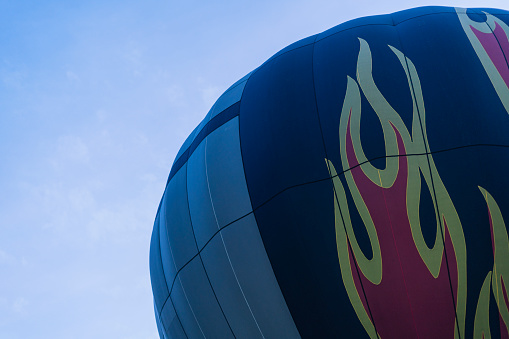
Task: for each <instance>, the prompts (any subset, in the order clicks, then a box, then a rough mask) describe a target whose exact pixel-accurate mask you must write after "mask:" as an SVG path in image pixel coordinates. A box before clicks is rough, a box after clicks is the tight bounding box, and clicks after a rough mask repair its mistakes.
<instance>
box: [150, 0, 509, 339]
mask: <svg viewBox="0 0 509 339" xmlns="http://www.w3.org/2000/svg"><path fill="white" fill-rule="evenodd" d="M508 37H509V12H506V11H502V10H498V9H468V10H467V9H461V8H446V7H423V8H415V9H411V10H407V11H402V12H397V13H393V14H389V15H381V16H374V17H366V18H360V19H357V20H353V21H349V22H346V23H343V24H341V25H339V26H336V27H334V28H332V29H330V30H328V31H325V32H323V33H320V34H317V35H315V36H312V37H309V38H306V39H303V40H301V41H298V42H296V43H294V44H292V45H290V46H288V47H286V48H285V49H283V50H281V51H280V52H278V53H277V54H276V55H274V56H273V57H272V58H270V59H269V60H268V61H266V62H265V63H264V64H263V65H261V66H260V67H259V68H257V69H256V70H254V71H253V72H251V73H250V74H248V75H247V76H246V77H244V78H243V79H241V80H239V81H238V82H237V83H235V84H234V85H233V86H231V87H230V88H229V89H228V90H227V91H226V92H225V93H224V94H223V95H222V96H221V97H220V98H219V99H218V100H217V102H216V103H215V104H214V106H213V107H212V108H211V110H210V111H209V113H208V114H207V116H206V117H205V119H204V120H203V121H202V123H201V124H200V125H199V126H198V127H197V128H196V129H195V130H194V131H193V132H192V133H191V135H190V136H189V138H188V139H187V140H186V142H185V143H184V145H183V146H182V148H181V150H180V152H179V154H178V155H177V157H176V160H175V163H174V164H173V167H172V169H171V172H170V175H169V179H168V183H167V186H166V189H165V192H164V195H163V198H162V200H161V203H160V206H159V209H158V212H157V216H156V220H155V224H154V229H153V234H152V241H151V247H150V274H151V279H152V288H153V293H154V308H155V314H156V320H157V324H158V328H159V333H160V336H161V338H186V337H187V338H195V337H196V338H199V337H211V338H235V337H237V338H298V337H305V338H329V337H340V336H341V337H349V338H377V337H379V338H415V337H419V338H454V337H456V338H465V337H469V338H470V337H479V338H480V337H482V336H484V337H485V338H488V337H490V336H492V337H495V338H509V333H508V329H509V310H508V307H509V298H508V292H509V291H508V290H509V240H508V235H507V234H508V227H507V225H508V223H509V205H508V202H509V175H508V173H509V133H508V131H509V67H508V57H509V39H508Z"/></svg>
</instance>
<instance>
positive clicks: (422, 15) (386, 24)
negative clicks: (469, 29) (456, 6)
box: [315, 12, 456, 42]
mask: <svg viewBox="0 0 509 339" xmlns="http://www.w3.org/2000/svg"><path fill="white" fill-rule="evenodd" d="M435 14H456V13H453V12H436V13H427V14H421V15H418V16H415V17H411V18H408V19H405V20H402V21H400V22H398V23H397V24H388V23H367V24H362V25H357V26H352V27H348V28H344V29H342V30H340V31H337V32H334V33H331V34H330V35H327V36H324V37H323V38H320V39H318V40H316V41H315V42H319V41H322V40H324V39H327V38H329V37H332V36H334V35H336V34H339V33H343V32H346V31H349V30H351V29H356V28H361V27H367V26H391V27H396V26H398V25H399V24H401V23H403V22H406V21H409V20H413V19H417V18H420V17H424V16H428V15H435ZM383 15H391V14H383ZM347 23H348V21H347V22H345V23H344V24H347ZM341 25H343V24H340V26H341ZM325 32H327V31H324V32H322V33H318V35H320V34H323V33H325Z"/></svg>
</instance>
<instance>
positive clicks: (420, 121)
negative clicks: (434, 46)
mask: <svg viewBox="0 0 509 339" xmlns="http://www.w3.org/2000/svg"><path fill="white" fill-rule="evenodd" d="M391 20H392V21H393V27H394V29H395V31H396V36H397V37H398V41H399V45H400V46H401V49H402V53H403V56H404V60H405V67H406V71H407V72H408V78H409V80H410V88H411V95H412V99H413V101H414V102H415V107H416V110H417V116H418V117H419V126H420V128H421V134H422V138H423V143H424V149H425V152H426V162H427V163H428V170H429V171H430V178H431V187H432V188H433V197H434V198H435V208H436V210H437V214H438V219H439V222H440V235H441V236H442V243H443V244H444V257H445V264H446V267H447V277H448V280H449V288H450V290H451V298H452V302H453V308H454V316H455V320H456V321H455V322H456V328H457V330H458V337H459V339H461V329H460V326H459V319H458V312H457V311H456V299H455V298H454V289H453V286H452V280H451V273H450V267H449V260H448V257H447V249H446V245H445V235H444V225H443V222H442V217H441V214H440V208H439V206H438V200H437V196H436V190H435V183H434V180H433V172H432V170H431V163H430V160H429V157H430V152H429V149H428V144H427V143H426V136H425V134H424V126H423V125H422V117H421V111H420V109H419V104H418V103H417V98H416V95H415V88H414V82H413V80H412V74H411V72H410V67H409V66H408V61H407V55H406V53H405V52H404V50H403V43H402V40H401V37H400V34H399V30H398V29H397V27H396V25H394V19H393V17H392V15H391Z"/></svg>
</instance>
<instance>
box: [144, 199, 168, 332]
mask: <svg viewBox="0 0 509 339" xmlns="http://www.w3.org/2000/svg"><path fill="white" fill-rule="evenodd" d="M163 196H164V194H163ZM157 214H159V209H158V213H157ZM159 218H160V216H159ZM155 221H156V222H155V223H157V224H159V220H158V217H157V215H156V220H155ZM154 231H155V229H154V230H153V231H152V232H154ZM157 233H159V225H158V226H157ZM157 242H158V243H159V244H158V245H159V246H158V247H159V249H158V252H159V259H160V260H159V261H160V262H161V270H162V272H163V277H162V278H163V279H164V284H165V285H166V290H167V291H168V296H167V297H166V299H164V302H163V304H162V306H161V310H160V311H159V310H157V303H156V302H155V295H154V304H155V306H156V310H157V318H158V319H159V323H161V325H163V328H164V330H165V331H166V328H165V326H164V323H163V321H162V317H161V314H162V313H163V310H164V306H165V305H166V302H167V301H168V299H169V298H170V289H169V287H168V282H167V281H166V276H165V274H164V267H163V255H162V253H161V237H158V238H157ZM149 266H150V262H149ZM149 271H150V267H149ZM152 293H153V292H152Z"/></svg>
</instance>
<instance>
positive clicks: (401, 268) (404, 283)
mask: <svg viewBox="0 0 509 339" xmlns="http://www.w3.org/2000/svg"><path fill="white" fill-rule="evenodd" d="M378 178H379V179H380V187H382V196H383V197H384V205H385V211H386V212H387V218H388V219H389V226H390V227H391V234H392V241H393V242H394V248H395V249H396V254H397V255H398V261H399V268H400V270H401V275H402V277H403V285H405V294H406V299H407V301H408V305H409V306H410V312H411V313H412V322H413V325H414V329H415V335H416V336H417V338H419V332H418V331H417V326H416V325H415V315H414V310H413V307H412V303H411V302H410V296H409V295H408V286H407V283H406V279H405V273H404V271H403V265H402V264H401V256H400V255H399V249H398V244H397V243H396V237H395V236H394V227H392V220H391V214H390V213H389V207H388V206H387V199H386V198H385V192H384V190H385V189H384V188H383V185H382V177H381V176H380V170H378Z"/></svg>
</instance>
